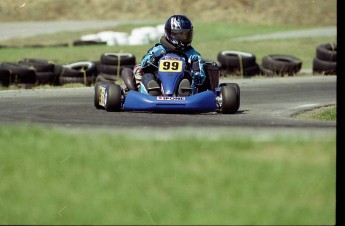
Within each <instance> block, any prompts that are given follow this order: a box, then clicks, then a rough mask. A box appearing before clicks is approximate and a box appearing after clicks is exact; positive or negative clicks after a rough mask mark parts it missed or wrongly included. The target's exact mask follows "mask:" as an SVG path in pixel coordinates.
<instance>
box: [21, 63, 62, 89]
mask: <svg viewBox="0 0 345 226" xmlns="http://www.w3.org/2000/svg"><path fill="white" fill-rule="evenodd" d="M18 64H20V65H24V66H28V67H32V68H33V69H34V70H35V73H36V85H54V86H55V85H58V84H59V78H58V74H56V73H55V64H54V63H53V62H50V61H48V60H43V59H36V58H24V59H21V60H19V61H18Z"/></svg>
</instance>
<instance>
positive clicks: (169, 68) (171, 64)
mask: <svg viewBox="0 0 345 226" xmlns="http://www.w3.org/2000/svg"><path fill="white" fill-rule="evenodd" d="M182 65H183V64H182V61H181V60H160V62H159V71H161V72H181V71H182Z"/></svg>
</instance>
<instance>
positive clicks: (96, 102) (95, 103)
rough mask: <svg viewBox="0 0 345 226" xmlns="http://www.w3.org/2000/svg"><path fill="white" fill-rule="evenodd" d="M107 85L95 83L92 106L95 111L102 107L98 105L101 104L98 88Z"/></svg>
mask: <svg viewBox="0 0 345 226" xmlns="http://www.w3.org/2000/svg"><path fill="white" fill-rule="evenodd" d="M106 84H108V82H97V83H96V84H95V94H94V99H93V100H94V105H95V107H96V108H97V109H102V108H103V107H102V106H101V105H100V104H99V103H100V102H101V99H100V98H101V94H100V92H101V91H100V86H104V85H106Z"/></svg>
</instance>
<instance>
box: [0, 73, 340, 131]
mask: <svg viewBox="0 0 345 226" xmlns="http://www.w3.org/2000/svg"><path fill="white" fill-rule="evenodd" d="M232 82H236V83H238V84H239V86H240V90H241V105H240V108H239V111H238V112H237V113H236V114H227V115H222V114H218V113H215V112H211V113H204V114H163V113H150V112H106V111H105V110H98V109H96V108H95V107H94V105H93V95H94V88H93V87H85V88H58V89H57V88H55V89H54V88H52V89H26V90H7V91H1V92H0V106H1V107H0V124H3V123H10V124H12V123H40V124H41V123H43V124H45V125H47V124H53V125H59V126H67V127H72V128H74V127H83V126H87V127H92V128H99V127H111V128H168V127H169V128H174V127H183V128H187V127H190V128H198V127H206V128H211V127H212V128H220V127H226V128H268V127H270V128H307V129H311V130H314V129H322V128H325V129H326V128H328V129H331V130H332V131H333V129H334V131H335V129H336V122H334V121H319V120H308V119H303V120H302V119H296V118H294V117H291V116H292V115H293V114H295V113H297V112H301V111H305V110H308V109H312V108H316V107H320V106H327V105H332V104H334V105H335V104H336V86H337V77H336V76H304V77H277V78H251V79H238V80H234V81H232Z"/></svg>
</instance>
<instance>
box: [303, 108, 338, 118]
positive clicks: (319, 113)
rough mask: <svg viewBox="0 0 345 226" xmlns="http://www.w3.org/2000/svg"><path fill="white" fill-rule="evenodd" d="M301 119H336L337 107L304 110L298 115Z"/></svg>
mask: <svg viewBox="0 0 345 226" xmlns="http://www.w3.org/2000/svg"><path fill="white" fill-rule="evenodd" d="M296 117H297V118H299V119H317V120H323V121H336V120H337V108H336V107H335V106H327V107H321V108H317V109H311V110H309V111H306V112H302V113H300V114H297V115H296Z"/></svg>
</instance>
